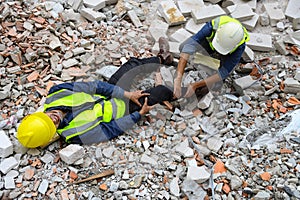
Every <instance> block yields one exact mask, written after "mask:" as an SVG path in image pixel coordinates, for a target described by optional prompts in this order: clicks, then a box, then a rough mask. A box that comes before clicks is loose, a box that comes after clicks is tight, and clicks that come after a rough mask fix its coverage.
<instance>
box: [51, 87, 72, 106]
mask: <svg viewBox="0 0 300 200" xmlns="http://www.w3.org/2000/svg"><path fill="white" fill-rule="evenodd" d="M72 94H74V92H73V91H70V90H63V91H60V92H58V93H56V94H53V95H49V96H50V97H49V96H48V97H47V99H46V101H45V103H46V104H49V103H51V102H53V101H56V100H58V99H61V98H63V97H66V96H69V95H72Z"/></svg>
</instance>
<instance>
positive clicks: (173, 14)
mask: <svg viewBox="0 0 300 200" xmlns="http://www.w3.org/2000/svg"><path fill="white" fill-rule="evenodd" d="M157 9H158V11H159V12H160V14H161V15H162V17H163V18H164V19H165V20H166V22H167V23H168V24H169V25H170V26H174V25H179V24H182V23H184V22H185V21H186V19H185V17H184V16H183V14H182V13H181V12H180V11H179V9H178V7H177V6H176V5H175V3H174V2H173V1H162V2H160V4H159V6H158V8H157Z"/></svg>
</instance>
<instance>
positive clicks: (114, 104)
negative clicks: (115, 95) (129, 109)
mask: <svg viewBox="0 0 300 200" xmlns="http://www.w3.org/2000/svg"><path fill="white" fill-rule="evenodd" d="M110 102H111V105H112V118H113V119H116V117H117V113H118V106H117V104H116V102H115V101H114V99H111V100H110Z"/></svg>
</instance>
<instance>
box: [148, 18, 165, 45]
mask: <svg viewBox="0 0 300 200" xmlns="http://www.w3.org/2000/svg"><path fill="white" fill-rule="evenodd" d="M168 28H169V24H167V23H166V22H163V21H161V20H153V21H151V24H150V27H149V29H148V31H149V33H150V35H151V36H152V38H153V39H154V40H155V41H158V39H159V38H160V37H165V38H167V37H168V36H167V31H168Z"/></svg>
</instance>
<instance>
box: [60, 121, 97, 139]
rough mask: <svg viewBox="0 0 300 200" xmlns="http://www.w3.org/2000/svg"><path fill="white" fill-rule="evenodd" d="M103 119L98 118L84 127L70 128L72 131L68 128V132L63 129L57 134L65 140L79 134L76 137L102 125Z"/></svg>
mask: <svg viewBox="0 0 300 200" xmlns="http://www.w3.org/2000/svg"><path fill="white" fill-rule="evenodd" d="M102 118H103V117H102V116H101V117H98V118H97V119H95V120H94V121H92V122H89V123H86V124H84V125H82V126H79V127H74V128H70V129H68V128H67V130H64V129H61V130H57V132H58V133H60V134H61V135H62V136H63V137H65V138H68V137H69V136H72V135H74V134H76V133H79V134H76V135H81V134H83V133H84V132H86V130H88V129H89V128H91V127H92V126H95V125H97V124H100V122H101V120H102ZM74 120H76V119H74ZM71 138H72V137H71ZM68 139H70V138H68Z"/></svg>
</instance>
